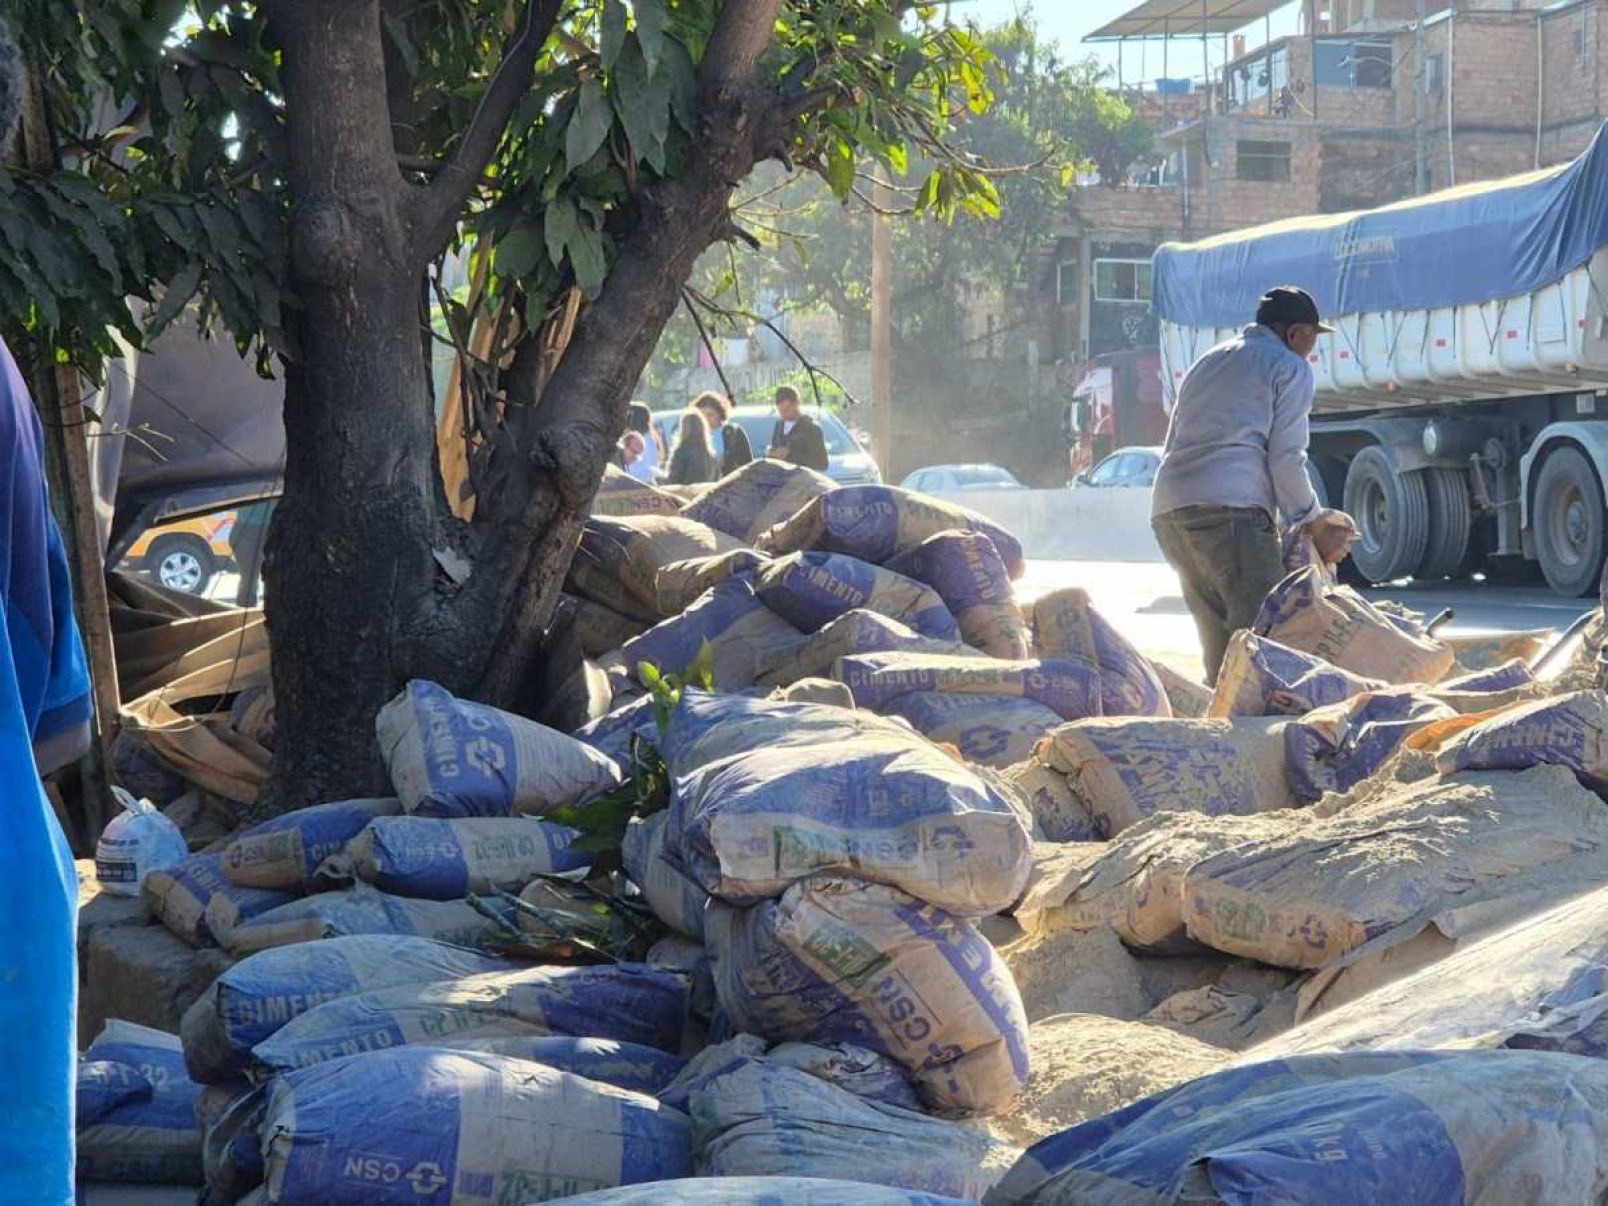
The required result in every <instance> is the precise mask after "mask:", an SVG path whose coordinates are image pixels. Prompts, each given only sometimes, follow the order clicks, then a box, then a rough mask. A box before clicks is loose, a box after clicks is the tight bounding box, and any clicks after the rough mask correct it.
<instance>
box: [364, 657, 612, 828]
mask: <svg viewBox="0 0 1608 1206" xmlns="http://www.w3.org/2000/svg"><path fill="white" fill-rule="evenodd" d="M375 727H376V728H377V730H378V732H379V738H380V754H381V756H382V757H383V758H384V759H385V765H386V767H387V769H388V770H389V771H390V772H391V783H392V785H393V786H394V787H395V788H396V794H397V795H398V796H399V797H401V800H402V807H403V809H404V811H406V812H409V813H416V814H418V815H420V816H429V817H505V816H508V815H509V814H511V813H514V814H534V815H537V816H543V815H546V814H547V813H550V812H553V811H554V810H556V809H559V808H562V807H565V806H566V805H570V804H577V803H583V802H585V801H586V800H589V799H591V798H592V797H593V796H596V795H599V794H601V793H602V792H606V791H609V790H610V789H612V788H615V787H618V786H619V785H620V783H621V781H622V775H621V773H620V768H619V767H618V766H616V765H615V763H614V761H613V760H612V759H610V758H606V757H604V756H603V755H602V754H600V753H599V752H598V751H597V750H595V749H593V748H592V747H591V746H589V745H586V744H584V743H583V742H580V741H576V740H575V739H574V738H573V737H569V736H567V735H565V734H563V733H560V732H557V731H555V730H553V729H549V728H547V727H546V726H544V725H539V724H537V723H536V722H535V721H533V720H525V719H524V718H523V717H519V716H513V715H510V714H509V713H507V712H499V711H497V709H495V708H488V707H486V706H484V705H483V704H475V703H468V702H466V701H464V700H458V699H454V698H453V697H452V696H451V695H449V694H448V693H447V692H446V691H445V690H444V689H443V688H441V687H438V686H436V684H434V683H429V682H424V681H423V680H421V679H415V680H413V681H412V682H410V683H409V684H408V685H407V689H406V690H405V691H403V692H402V694H401V695H398V696H397V697H396V698H395V699H393V700H392V701H391V702H390V703H388V704H386V705H385V707H383V708H381V709H380V714H379V717H378V719H377V720H376V722H375Z"/></svg>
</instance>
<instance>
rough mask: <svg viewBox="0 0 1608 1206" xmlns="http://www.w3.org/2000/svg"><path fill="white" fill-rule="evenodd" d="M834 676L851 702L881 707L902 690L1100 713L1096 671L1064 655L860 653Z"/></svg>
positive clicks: (1066, 714)
mask: <svg viewBox="0 0 1608 1206" xmlns="http://www.w3.org/2000/svg"><path fill="white" fill-rule="evenodd" d="M833 676H834V677H835V678H837V680H838V681H839V682H841V683H844V684H845V685H846V686H847V687H848V688H849V690H850V691H852V692H853V693H854V702H855V703H856V704H857V705H858V706H860V707H862V708H870V709H871V710H872V711H873V712H885V711H887V709H888V706H889V705H890V704H892V703H893V702H894V701H895V700H897V699H898V698H900V697H901V696H904V695H913V694H917V693H925V692H937V693H938V694H940V695H1011V696H1017V697H1020V698H1022V699H1027V700H1031V701H1032V702H1034V703H1037V704H1043V705H1044V706H1045V707H1046V708H1049V709H1050V710H1051V711H1052V712H1054V713H1055V714H1056V715H1057V716H1059V717H1060V718H1061V719H1062V720H1083V719H1084V718H1086V717H1089V716H1099V715H1100V714H1101V713H1100V672H1099V671H1098V670H1096V669H1095V668H1094V667H1093V666H1085V665H1083V664H1081V663H1079V662H1073V661H1067V660H1065V659H1062V658H1031V659H1023V660H1020V661H1005V660H1003V659H1000V658H992V657H944V656H937V657H935V656H932V655H930V654H923V653H862V654H856V655H855V656H853V657H845V658H840V659H839V660H838V663H837V667H836V668H835V670H834V671H833Z"/></svg>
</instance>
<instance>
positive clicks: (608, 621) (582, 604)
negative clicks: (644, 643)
mask: <svg viewBox="0 0 1608 1206" xmlns="http://www.w3.org/2000/svg"><path fill="white" fill-rule="evenodd" d="M558 606H559V610H560V611H561V612H568V613H569V615H570V621H569V623H570V625H571V629H570V630H571V631H572V632H574V634H575V639H576V640H577V641H579V642H580V643H581V656H583V657H594V658H595V657H602V656H603V655H604V654H606V653H613V652H614V651H615V650H616V649H618V648H619V647H620V646H621V645H623V644H625V643H626V642H627V641H629V640H630V639H631V638H632V637H634V636H641V635H642V634H643V633H644V632H646V631H647V630H648V627H649V624H648V621H646V620H637V619H633V618H632V617H630V616H623V615H621V614H620V613H619V612H617V611H615V610H614V609H613V608H611V607H605V606H603V604H601V603H594V602H593V601H592V600H591V599H583V598H581V597H580V596H579V595H564V596H562V597H561V598H560V599H559V604H558Z"/></svg>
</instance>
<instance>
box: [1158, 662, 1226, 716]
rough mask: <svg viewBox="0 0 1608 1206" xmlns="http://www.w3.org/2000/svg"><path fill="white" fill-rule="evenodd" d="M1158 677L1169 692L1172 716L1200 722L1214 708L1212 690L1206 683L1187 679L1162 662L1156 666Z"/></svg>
mask: <svg viewBox="0 0 1608 1206" xmlns="http://www.w3.org/2000/svg"><path fill="white" fill-rule="evenodd" d="M1155 671H1156V677H1157V678H1159V679H1160V680H1161V685H1162V688H1163V689H1164V690H1165V691H1166V692H1167V702H1168V703H1169V704H1170V705H1171V706H1172V714H1173V715H1174V716H1178V717H1182V718H1183V719H1185V720H1199V719H1200V718H1201V717H1203V716H1205V715H1206V713H1207V712H1208V711H1209V710H1210V709H1211V706H1212V689H1211V688H1210V687H1208V686H1207V685H1206V684H1205V683H1198V682H1196V681H1194V680H1193V679H1189V678H1185V677H1184V676H1183V675H1182V674H1180V673H1178V671H1176V670H1174V669H1173V668H1172V667H1171V666H1167V665H1165V664H1163V663H1161V662H1157V663H1156V665H1155Z"/></svg>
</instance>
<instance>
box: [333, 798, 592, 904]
mask: <svg viewBox="0 0 1608 1206" xmlns="http://www.w3.org/2000/svg"><path fill="white" fill-rule="evenodd" d="M575 836H576V835H575V830H573V829H566V828H565V827H564V826H562V825H554V824H553V823H552V822H550V821H543V820H541V819H540V818H538V817H465V818H462V819H460V820H455V821H449V820H444V819H438V818H435V817H382V818H380V819H378V820H375V821H371V822H369V824H368V827H367V828H366V829H364V830H363V832H362V833H360V834H358V835H357V837H355V838H353V839H352V841H351V843H350V844H349V845H348V846H347V848H346V857H347V859H348V860H349V861H350V864H351V868H352V872H353V874H355V875H356V876H357V878H358V879H361V880H363V881H364V882H365V883H370V884H373V885H374V886H375V887H376V888H379V889H380V890H381V891H382V892H390V893H392V894H394V895H396V896H413V897H420V898H423V899H425V900H459V899H461V898H462V897H464V896H465V895H467V894H468V893H470V892H476V893H485V892H490V891H492V890H494V889H499V888H500V889H503V890H505V891H509V892H518V891H519V890H520V889H522V888H523V887H524V886H525V885H526V884H528V883H530V881H531V880H533V879H536V878H537V877H538V876H542V875H563V874H566V873H569V872H576V871H581V872H584V871H585V870H586V868H588V867H590V866H591V865H592V856H591V855H590V854H586V853H583V852H581V851H579V850H573V849H571V848H570V843H571V841H573V840H574V838H575Z"/></svg>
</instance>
